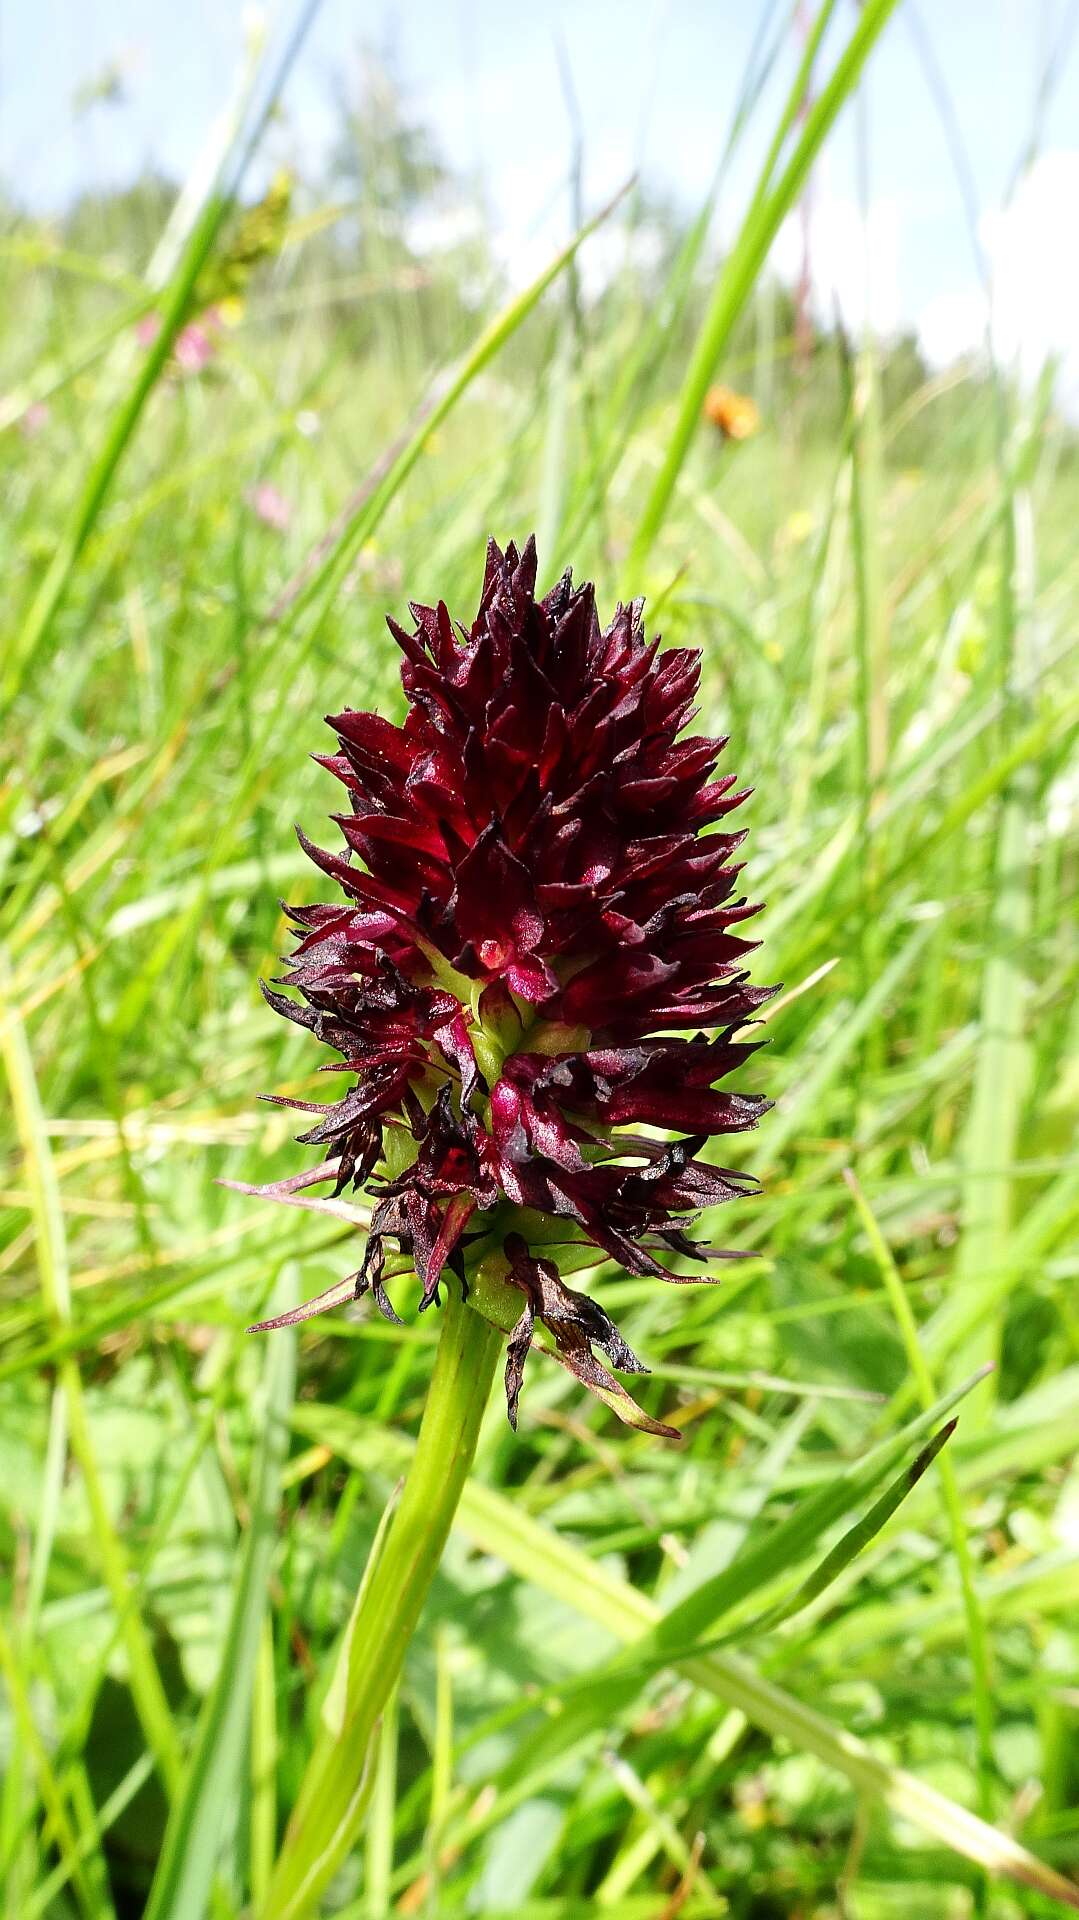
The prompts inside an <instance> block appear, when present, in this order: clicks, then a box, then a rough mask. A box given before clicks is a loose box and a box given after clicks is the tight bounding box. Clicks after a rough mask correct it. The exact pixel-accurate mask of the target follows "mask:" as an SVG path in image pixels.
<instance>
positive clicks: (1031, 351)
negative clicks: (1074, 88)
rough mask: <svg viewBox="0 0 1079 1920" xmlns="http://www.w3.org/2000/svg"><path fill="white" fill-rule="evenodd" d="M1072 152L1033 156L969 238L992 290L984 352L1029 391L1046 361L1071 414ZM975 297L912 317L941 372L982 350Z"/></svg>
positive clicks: (1076, 370) (963, 291)
mask: <svg viewBox="0 0 1079 1920" xmlns="http://www.w3.org/2000/svg"><path fill="white" fill-rule="evenodd" d="M1077 208H1079V152H1076V151H1072V150H1069V149H1065V148H1059V149H1056V150H1054V151H1051V152H1048V153H1044V154H1042V155H1041V156H1040V157H1039V158H1038V159H1037V160H1036V161H1035V162H1034V164H1033V166H1032V167H1031V168H1030V169H1029V170H1028V172H1027V173H1026V174H1025V175H1024V177H1023V179H1022V180H1021V181H1020V184H1019V186H1018V187H1017V189H1016V191H1015V193H1014V194H1013V195H1012V198H1011V200H1010V201H1009V202H1008V204H1007V205H1006V206H1003V207H997V208H993V209H992V210H990V211H988V212H987V213H985V214H984V215H983V217H982V220H981V222H980V226H979V237H980V239H981V243H982V248H983V250H984V253H985V257H986V261H987V263H988V267H989V272H990V276H991V281H992V313H993V346H994V350H995V352H996V355H997V357H998V359H999V360H1000V361H1001V362H1002V363H1003V364H1004V365H1005V366H1008V367H1010V368H1013V369H1014V370H1015V371H1016V372H1018V374H1019V376H1020V378H1021V379H1022V380H1023V381H1024V382H1026V383H1029V382H1031V381H1033V380H1036V379H1037V377H1038V375H1039V374H1040V373H1041V371H1042V369H1043V367H1044V366H1045V363H1046V361H1047V360H1049V359H1051V358H1053V357H1059V359H1060V363H1061V364H1060V378H1059V385H1058V393H1059V397H1060V400H1061V402H1062V404H1064V405H1066V406H1068V408H1069V411H1071V412H1073V413H1074V412H1076V411H1077V410H1079V250H1077V248H1076V245H1075V228H1076V209H1077ZM987 316H988V308H987V302H986V297H985V294H984V292H983V291H982V290H981V289H980V288H979V287H978V286H977V285H976V283H974V282H973V281H968V282H967V284H966V285H964V286H958V287H956V288H954V289H953V290H950V291H948V292H945V293H941V294H939V295H937V297H936V298H935V299H933V300H931V301H930V302H929V303H928V304H927V305H926V307H925V308H924V309H923V311H922V312H921V313H920V314H919V316H918V331H919V334H920V336H921V339H922V343H923V345H924V348H925V352H926V355H927V357H928V359H929V360H930V361H932V362H933V364H934V365H938V366H940V365H946V364H947V363H948V361H950V360H954V359H956V358H958V356H959V355H960V354H962V353H967V352H971V351H976V350H977V349H979V348H980V347H982V346H983V345H984V343H985V337H986V321H987Z"/></svg>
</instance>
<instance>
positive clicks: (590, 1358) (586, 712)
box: [244, 540, 774, 1433]
mask: <svg viewBox="0 0 1079 1920" xmlns="http://www.w3.org/2000/svg"><path fill="white" fill-rule="evenodd" d="M535 584H536V549H535V543H534V541H533V540H529V541H528V543H527V545H526V546H525V548H524V550H523V552H521V553H518V551H517V549H516V547H515V546H513V545H512V544H510V545H509V546H508V547H507V548H506V551H505V553H502V552H500V550H499V548H498V547H497V546H496V545H495V544H494V542H493V541H492V542H491V543H490V545H489V547H488V551H487V566H486V572H485V575H484V581H483V595H482V599H481V602H480V609H479V613H478V614H477V616H476V619H475V621H474V622H473V625H472V627H471V630H469V631H465V629H464V628H462V627H455V626H454V625H453V623H452V622H451V620H450V616H449V614H448V612H447V610H446V608H445V606H444V605H443V604H441V603H440V604H439V605H438V606H437V607H424V606H415V605H414V606H413V607H412V613H413V616H414V618H415V621H416V627H415V631H414V632H411V633H409V632H406V631H405V630H404V629H403V628H402V627H399V626H398V625H397V624H396V622H395V621H393V620H390V622H389V626H390V630H391V632H392V633H393V635H394V637H395V639H396V640H397V642H398V644H399V646H400V647H401V650H402V652H403V654H404V656H405V658H404V666H403V668H402V672H401V678H402V681H403V684H404V689H405V694H406V696H407V700H408V716H407V718H406V720H405V723H404V725H403V726H401V727H396V726H393V725H391V723H390V722H389V721H388V720H384V719H382V718H381V717H380V716H379V715H378V714H374V713H358V712H353V711H351V710H349V711H346V712H344V713H340V714H337V715H336V716H335V717H334V718H332V719H331V720H330V725H331V726H332V727H333V728H334V730H335V732H336V734H337V738H338V751H337V752H336V753H334V754H330V755H326V756H322V755H319V756H317V757H318V758H319V759H320V761H321V763H322V765H324V766H325V767H327V768H328V769H329V771H330V772H331V773H333V774H335V775H336V777H337V778H338V779H339V780H340V781H341V783H342V785H343V786H344V788H345V790H346V792H347V794H348V800H349V807H348V811H347V812H345V813H341V814H335V815H334V819H335V821H336V823H337V825H338V826H339V827H340V829H341V832H342V834H343V836H344V839H345V843H346V851H345V853H344V854H343V855H339V854H335V853H326V852H323V851H322V849H321V848H319V847H315V846H312V845H311V843H310V842H309V841H308V840H307V839H306V838H305V836H304V835H303V834H302V833H301V834H300V840H301V843H302V845H303V847H304V849H305V851H306V852H307V853H308V854H309V855H310V857H311V859H312V860H313V861H314V862H315V864H316V865H317V866H319V867H321V868H322V870H323V872H324V873H326V874H327V875H329V877H330V878H331V879H332V880H333V881H335V882H336V884H337V885H338V886H339V887H340V889H341V891H342V893H343V894H344V896H345V900H344V903H341V904H334V905H322V906H308V907H289V908H288V909H287V912H288V914H289V917H290V919H291V920H292V921H293V922H294V924H295V927H296V930H297V938H298V945H297V947H296V950H295V952H294V953H293V955H292V957H291V961H290V963H289V972H288V973H287V974H286V975H285V976H284V979H283V980H282V981H280V982H279V983H278V984H280V985H287V986H288V987H289V988H291V989H292V990H294V992H295V993H296V994H297V995H298V996H299V997H298V999H291V998H289V997H287V996H286V995H285V994H283V993H278V992H275V991H274V990H273V989H272V988H270V987H264V988H263V991H264V993H265V995H266V998H267V1000H268V1001H269V1003H270V1005H271V1006H272V1007H273V1008H274V1009H275V1010H276V1011H277V1012H278V1013H281V1014H283V1015H285V1017H286V1018H287V1019H289V1020H293V1021H296V1022H297V1023H298V1024H299V1025H300V1026H304V1027H308V1028H310V1030H311V1032H312V1033H314V1034H315V1035H316V1036H317V1038H318V1039H319V1040H322V1041H324V1042H325V1043H326V1044H327V1045H328V1046H330V1047H332V1048H333V1049H334V1050H335V1051H336V1052H337V1053H339V1054H340V1055H341V1056H342V1062H341V1064H338V1063H335V1070H336V1071H345V1072H347V1073H349V1074H350V1075H355V1076H356V1078H355V1082H354V1084H353V1085H352V1086H351V1087H350V1088H349V1090H348V1092H347V1093H346V1094H345V1095H344V1097H343V1098H342V1099H341V1100H339V1101H338V1102H337V1103H336V1104H334V1105H331V1106H318V1105H312V1104H311V1103H306V1102H302V1101H285V1102H284V1104H286V1105H290V1106H297V1107H302V1108H303V1109H304V1110H305V1111H311V1112H313V1113H315V1114H317V1116H318V1117H317V1120H316V1123H315V1124H314V1125H313V1126H312V1127H311V1128H310V1130H309V1131H308V1132H306V1133H304V1134H301V1135H300V1139H301V1140H304V1141H307V1142H310V1143H311V1144H314V1145H318V1146H322V1147H324V1148H325V1149H326V1152H327V1158H326V1159H325V1161H324V1162H323V1164H322V1165H321V1166H319V1167H317V1168H315V1169H312V1170H311V1171H309V1172H308V1173H306V1174H301V1175H298V1176H295V1177H294V1178H293V1179H291V1180H285V1181H280V1182H277V1183H275V1184H274V1185H273V1186H270V1187H267V1188H260V1189H246V1188H245V1189H244V1190H245V1191H258V1192H264V1193H268V1194H270V1195H272V1196H273V1197H274V1198H278V1199H284V1200H287V1201H289V1202H290V1203H291V1204H294V1205H295V1204H298V1205H307V1206H313V1207H316V1208H326V1209H327V1210H328V1209H330V1208H331V1207H332V1208H333V1210H334V1211H336V1212H341V1213H343V1214H344V1215H345V1216H346V1217H349V1218H352V1217H356V1218H361V1217H362V1216H359V1215H358V1214H356V1210H355V1209H353V1208H351V1207H349V1206H348V1204H347V1203H344V1202H342V1201H340V1199H339V1198H338V1196H340V1195H341V1194H342V1193H343V1191H344V1189H345V1188H346V1187H347V1186H349V1185H352V1186H353V1187H358V1186H360V1185H361V1184H362V1183H364V1182H367V1181H370V1182H371V1184H372V1186H373V1187H374V1188H375V1189H376V1192H377V1204H376V1205H375V1207H374V1211H373V1214H372V1217H371V1221H370V1231H369V1235H368V1239H367V1247H366V1252H365V1255H364V1260H363V1265H362V1266H361V1268H360V1271H359V1273H358V1274H356V1275H353V1276H350V1278H349V1280H348V1281H347V1282H342V1283H341V1284H340V1285H339V1286H337V1287H333V1288H331V1289H330V1290H329V1293H328V1294H326V1295H323V1296H321V1297H320V1299H319V1300H318V1301H312V1302H310V1303H308V1305H307V1306H306V1307H301V1308H297V1309H295V1310H294V1312H293V1313H292V1314H286V1315H284V1316H283V1320H284V1321H291V1320H294V1319H298V1318H304V1317H307V1315H308V1314H309V1313H312V1312H319V1311H323V1310H324V1309H325V1308H326V1307H328V1306H331V1305H334V1304H336V1303H337V1302H339V1301H340V1300H342V1299H344V1298H347V1297H350V1296H351V1297H358V1296H359V1295H360V1294H362V1293H364V1292H366V1291H368V1290H370V1291H371V1292H373V1294H374V1297H375V1299H376V1302H377V1303H378V1305H379V1306H380V1307H381V1309H382V1311H383V1312H384V1313H388V1314H391V1315H392V1314H393V1309H392V1307H391V1306H390V1303H389V1300H388V1298H387V1296H386V1293H385V1290H384V1284H383V1283H384V1276H385V1272H386V1250H387V1243H388V1242H393V1243H395V1244H396V1249H397V1254H398V1256H407V1260H408V1262H409V1263H410V1264H411V1265H412V1266H414V1269H415V1272H416V1274H417V1276H418V1279H419V1282H420V1286H421V1288H422V1299H421V1302H420V1305H421V1310H422V1309H423V1308H424V1307H427V1306H429V1305H430V1304H431V1302H432V1301H437V1300H438V1297H439V1282H440V1279H441V1276H442V1274H443V1271H444V1269H445V1268H447V1267H448V1268H450V1269H451V1270H452V1271H453V1272H454V1273H456V1274H457V1275H458V1277H459V1279H460V1281H461V1283H462V1285H463V1286H465V1287H466V1288H467V1285H468V1281H469V1277H470V1272H472V1271H474V1270H475V1267H476V1265H477V1264H478V1263H479V1261H480V1260H481V1259H483V1258H487V1257H488V1256H489V1255H490V1253H491V1251H492V1250H494V1251H496V1252H497V1254H498V1256H499V1258H500V1260H501V1261H502V1263H503V1277H504V1279H505V1281H507V1282H508V1283H509V1285H510V1286H512V1287H513V1288H515V1289H517V1290H518V1292H519V1293H520V1295H521V1296H522V1303H523V1304H522V1311H521V1316H520V1319H519V1320H518V1322H517V1324H516V1326H515V1327H514V1329H513V1331H512V1333H511V1335H510V1339H509V1346H508V1357H507V1366H506V1394H507V1402H508V1408H509V1417H510V1421H511V1424H513V1425H516V1418H517V1400H518V1395H519V1393H520V1388H521V1380H522V1373H523V1368H524V1361H525V1356H526V1354H527V1352H528V1350H529V1347H530V1345H531V1342H532V1337H533V1331H534V1328H535V1325H536V1323H537V1322H540V1323H542V1325H543V1326H544V1327H546V1329H547V1331H548V1334H549V1336H550V1338H551V1341H552V1342H553V1351H554V1354H555V1357H556V1358H558V1359H561V1360H562V1362H563V1364H565V1365H567V1366H569V1367H570V1368H571V1370H572V1371H573V1372H574V1373H575V1374H576V1375H577V1376H578V1377H579V1378H580V1379H581V1380H582V1381H584V1382H585V1383H586V1384H587V1385H589V1386H591V1387H593V1388H594V1389H596V1390H597V1391H599V1392H601V1393H602V1394H603V1397H604V1398H605V1399H608V1400H609V1401H610V1402H611V1404H612V1405H615V1406H616V1407H618V1410H619V1411H620V1412H622V1414H623V1417H628V1418H630V1419H631V1421H632V1422H633V1424H637V1425H644V1426H645V1427H647V1428H649V1429H650V1430H651V1431H658V1432H663V1433H671V1432H672V1431H673V1430H672V1429H670V1428H666V1427H661V1426H660V1425H659V1423H657V1422H655V1421H653V1420H651V1419H650V1418H649V1417H648V1416H646V1415H644V1414H642V1413H641V1412H640V1410H639V1409H637V1408H636V1407H635V1406H634V1403H633V1402H632V1401H630V1400H629V1397H628V1395H626V1394H625V1393H624V1391H623V1390H622V1389H621V1388H620V1387H619V1384H618V1382H617V1381H615V1380H614V1378H613V1376H612V1375H611V1374H610V1373H609V1372H608V1371H607V1369H606V1368H605V1367H604V1366H603V1365H602V1364H601V1362H600V1361H599V1360H598V1359H597V1358H596V1354H595V1351H594V1350H595V1349H599V1351H600V1352H602V1353H604V1354H605V1355H606V1357H607V1359H608V1360H609V1361H610V1363H611V1365H612V1366H614V1367H615V1368H617V1369H619V1370H621V1371H624V1372H640V1371H644V1369H643V1368H642V1365H641V1362H640V1361H639V1360H638V1359H637V1357H636V1355H635V1354H633V1353H632V1352H631V1351H630V1349H629V1347H628V1346H627V1345H626V1343H625V1341H624V1340H623V1339H622V1336H621V1335H620V1334H619V1332H618V1331H617V1329H616V1328H615V1327H614V1325H613V1324H612V1322H611V1321H610V1319H609V1318H608V1317H607V1315H606V1313H605V1312H604V1311H603V1309H602V1308H601V1307H599V1306H598V1305H597V1304H596V1302H595V1301H593V1300H590V1299H588V1298H587V1296H586V1295H583V1294H580V1293H578V1292H576V1291H575V1290H574V1289H572V1288H571V1287H569V1286H568V1285H567V1284H566V1282H565V1281H564V1279H563V1278H562V1273H561V1271H560V1265H561V1267H562V1268H563V1269H566V1270H569V1271H573V1270H575V1269H576V1268H579V1267H581V1266H582V1265H586V1264H592V1265H598V1264H600V1263H601V1261H602V1260H604V1259H609V1260H611V1261H614V1262H615V1263H616V1264H617V1265H618V1266H619V1267H621V1268H622V1269H623V1270H624V1271H625V1272H627V1273H631V1274H650V1275H653V1276H655V1277H656V1278H657V1279H659V1280H667V1281H672V1280H673V1281H677V1282H679V1283H680V1284H684V1283H685V1278H686V1276H685V1275H684V1274H682V1273H679V1272H674V1271H672V1270H671V1269H670V1268H669V1267H668V1266H667V1265H665V1264H664V1256H666V1257H667V1258H669V1257H670V1256H672V1255H676V1256H680V1257H681V1258H682V1259H684V1260H690V1261H699V1262H700V1261H707V1260H710V1259H713V1258H716V1257H722V1256H718V1255H717V1250H716V1249H714V1248H711V1247H707V1246H703V1245H702V1244H701V1243H700V1242H699V1241H698V1240H697V1239H695V1238H694V1237H693V1236H692V1234H691V1233H690V1231H689V1229H690V1228H691V1226H693V1225H694V1224H695V1223H696V1222H697V1221H698V1219H699V1218H700V1215H701V1214H702V1213H703V1212H704V1211H705V1210H706V1209H707V1208H709V1207H714V1206H716V1205H718V1204H720V1203H721V1202H723V1201H726V1200H732V1199H735V1198H737V1197H740V1196H744V1195H747V1194H749V1193H751V1192H752V1191H753V1190H754V1189H755V1186H756V1182H755V1181H754V1180H753V1179H752V1178H751V1177H750V1176H748V1175H746V1174H743V1173H737V1172H732V1171H730V1170H729V1169H727V1168H724V1167H719V1166H716V1165H713V1164H712V1162H711V1160H709V1159H705V1158H702V1157H701V1156H702V1152H703V1150H704V1148H705V1147H706V1145H707V1143H708V1141H709V1140H710V1139H711V1137H712V1136H713V1135H716V1134H723V1133H737V1132H742V1131H743V1130H744V1129H746V1128H748V1127H753V1126H756V1124H757V1121H758V1120H759V1118H760V1116H761V1113H762V1112H763V1111H764V1110H765V1108H766V1107H767V1106H768V1104H769V1103H768V1102H767V1101H766V1100H763V1099H761V1098H759V1097H758V1096H756V1095H752V1094H741V1093H734V1092H731V1091H729V1090H728V1089H726V1088H721V1087H720V1086H719V1085H718V1083H719V1082H720V1081H723V1080H725V1079H726V1078H727V1076H728V1075H729V1074H730V1073H731V1072H732V1071H733V1070H734V1069H735V1068H737V1067H740V1066H741V1065H742V1063H743V1062H744V1061H745V1060H746V1059H747V1058H748V1056H749V1055H750V1054H751V1053H752V1052H754V1051H755V1043H754V1042H752V1041H748V1042H747V1041H745V1040H740V1039H738V1038H737V1036H738V1034H739V1033H740V1032H741V1031H742V1030H743V1029H744V1028H745V1027H746V1026H747V1025H748V1024H749V1023H750V1022H751V1021H752V1017H753V1015H754V1013H755V1011H756V1009H757V1008H758V1007H759V1006H760V1005H761V1003H762V1002H763V1001H765V1000H767V999H768V998H769V996H770V994H771V993H772V992H773V991H774V989H772V988H767V987H755V986H751V985H750V983H749V980H748V977H747V974H746V971H745V967H744V960H745V956H746V954H747V953H748V952H749V951H750V949H751V947H752V946H753V945H755V944H756V943H755V942H751V941H748V940H746V939H745V938H744V937H743V935H742V933H741V931H740V928H741V925H742V922H743V921H745V920H747V919H748V918H749V917H750V915H751V914H753V913H756V912H757V911H758V908H757V907H755V906H751V905H748V904H747V902H746V900H745V899H744V897H742V896H741V895H740V894H738V893H737V888H738V886H739V878H740V873H741V866H740V864H739V862H738V860H737V858H736V855H737V850H738V848H739V846H740V844H741V842H742V840H743V839H744V838H745V835H744V833H739V832H735V833H731V832H728V831H726V830H725V826H724V823H725V821H726V819H727V816H728V815H729V814H730V813H732V812H733V811H734V809H735V808H736V807H738V806H739V805H740V803H741V802H742V801H743V800H744V799H745V798H746V793H745V791H740V792H736V791H734V785H735V782H734V776H733V775H731V774H727V775H725V776H723V777H722V778H716V777H715V769H716V763H717V760H718V758H719V755H720V752H721V750H722V748H723V746H724V745H725V744H726V743H725V741H723V740H712V739H707V738H704V737H702V736H700V735H690V736H688V737H684V738H681V739H680V738H679V735H680V733H681V731H682V729H683V728H684V727H685V726H687V725H688V724H689V722H690V721H691V720H692V718H693V717H694V712H695V709H694V707H693V698H694V695H695V692H696V689H697V685H698V681H699V677H700V655H699V653H697V652H696V651H694V650H691V649H687V648H670V649H668V650H667V651H666V652H663V653H661V652H660V651H659V642H658V640H652V641H646V639H645V637H644V634H643V632H642V629H641V605H642V603H641V602H640V601H634V602H633V603H632V604H631V605H630V606H626V607H623V606H619V607H618V608H617V610H616V612H615V616H614V619H613V621H612V622H611V625H610V626H609V627H608V628H607V629H606V630H603V629H602V628H601V627H600V625H599V621H598V619H597V617H596V608H595V595H594V590H593V588H592V587H591V586H590V585H583V586H579V587H574V585H573V583H572V579H571V576H570V574H569V573H566V574H565V575H564V576H563V578H562V579H561V580H560V581H559V582H558V584H557V586H555V587H554V588H553V589H552V590H551V592H550V593H548V594H547V595H546V596H545V598H543V599H537V598H536V594H535ZM675 1030H678V1031H675ZM642 1129H643V1131H642ZM672 1135H675V1136H678V1137H676V1138H672V1137H671V1136H672ZM328 1179H329V1180H332V1181H333V1183H334V1196H335V1197H334V1200H333V1201H332V1202H331V1201H327V1200H322V1201H320V1200H316V1199H312V1198H310V1197H308V1196H306V1195H305V1194H304V1192H303V1190H304V1189H305V1188H307V1187H308V1186H310V1185H313V1184H315V1183H316V1182H317V1181H319V1180H328ZM586 1249H587V1250H590V1252H591V1256H592V1257H591V1258H588V1257H586V1252H585V1250H586ZM560 1255H561V1262H560V1260H559V1256H560ZM394 1264H395V1268H396V1269H397V1270H400V1267H401V1263H400V1261H399V1260H398V1259H397V1257H396V1256H395V1260H394ZM701 1277H702V1278H707V1277H708V1276H706V1275H704V1276H701ZM263 1324H264V1325H279V1324H281V1321H275V1322H266V1323H263ZM627 1408H628V1409H629V1411H628V1413H627Z"/></svg>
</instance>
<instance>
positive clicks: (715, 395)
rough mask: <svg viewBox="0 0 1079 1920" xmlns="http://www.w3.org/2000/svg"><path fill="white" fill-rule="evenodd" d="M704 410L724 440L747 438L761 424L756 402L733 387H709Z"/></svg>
mask: <svg viewBox="0 0 1079 1920" xmlns="http://www.w3.org/2000/svg"><path fill="white" fill-rule="evenodd" d="M704 411H705V415H706V417H707V418H708V419H709V420H710V421H711V422H712V425H713V426H714V427H718V429H719V431H720V433H721V434H722V435H723V438H724V439H725V440H748V439H749V437H750V435H751V434H754V433H756V431H757V429H758V427H759V426H760V424H761V416H760V414H759V413H758V411H757V406H756V402H755V401H753V400H751V399H750V397H749V395H748V393H736V392H735V390H734V388H733V387H709V389H708V393H707V395H706V397H705V402H704Z"/></svg>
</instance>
